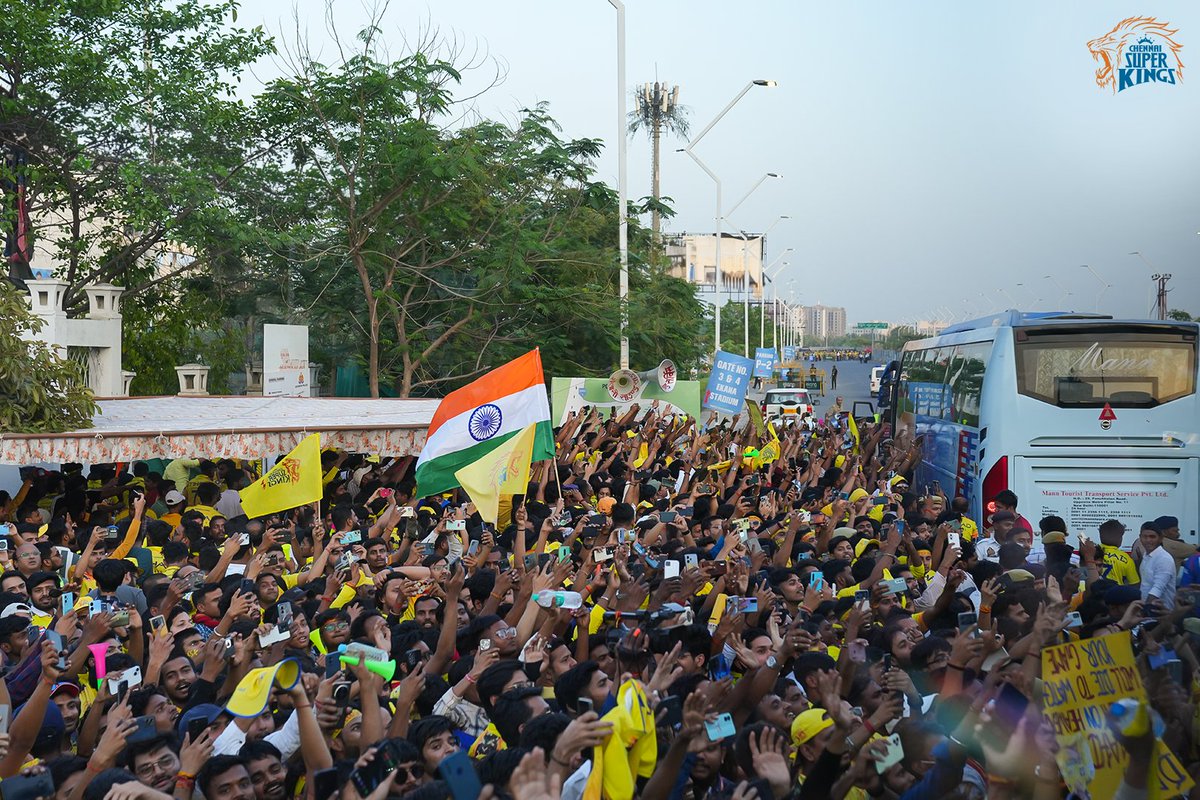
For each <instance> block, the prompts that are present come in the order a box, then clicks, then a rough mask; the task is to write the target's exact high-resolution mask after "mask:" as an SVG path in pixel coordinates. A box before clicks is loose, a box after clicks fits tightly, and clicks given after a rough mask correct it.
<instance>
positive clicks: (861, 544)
mask: <svg viewBox="0 0 1200 800" xmlns="http://www.w3.org/2000/svg"><path fill="white" fill-rule="evenodd" d="M868 547H876V548H878V547H879V542H877V541H875V540H874V539H859V540H858V544H856V545H854V557H855V558H862V554H863V553H865V552H866V551H867V548H868Z"/></svg>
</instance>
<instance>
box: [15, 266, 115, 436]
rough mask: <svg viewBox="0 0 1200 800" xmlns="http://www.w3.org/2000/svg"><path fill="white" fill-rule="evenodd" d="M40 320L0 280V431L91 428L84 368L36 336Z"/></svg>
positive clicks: (92, 408)
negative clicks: (31, 338)
mask: <svg viewBox="0 0 1200 800" xmlns="http://www.w3.org/2000/svg"><path fill="white" fill-rule="evenodd" d="M42 324H43V323H42V321H41V320H40V319H38V318H37V317H35V316H34V315H33V314H32V313H30V311H29V304H28V302H27V298H26V296H25V294H24V292H21V291H19V290H17V289H16V288H15V287H14V286H13V285H12V284H10V283H8V282H7V281H0V431H7V432H13V433H56V432H60V431H69V430H76V429H78V428H90V427H92V414H93V413H95V411H96V404H95V402H94V401H93V399H92V392H91V390H90V389H88V388H87V383H86V381H85V380H84V375H83V368H82V366H81V365H80V364H77V363H75V362H73V361H71V360H69V359H67V358H64V357H62V356H61V355H60V354H59V353H57V352H55V351H54V349H53V348H51V347H50V346H49V345H47V344H45V343H43V342H37V341H26V339H24V338H22V337H25V336H32V335H34V334H36V333H37V332H38V331H39V330H40V329H41V326H42Z"/></svg>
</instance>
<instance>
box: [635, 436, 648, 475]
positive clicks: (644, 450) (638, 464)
mask: <svg viewBox="0 0 1200 800" xmlns="http://www.w3.org/2000/svg"><path fill="white" fill-rule="evenodd" d="M649 457H650V445H648V444H646V443H645V442H642V443H641V445H640V446H639V447H638V455H637V458H635V459H634V460H633V468H634V469H641V468H642V464H645V463H646V459H647V458H649Z"/></svg>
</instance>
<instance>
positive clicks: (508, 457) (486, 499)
mask: <svg viewBox="0 0 1200 800" xmlns="http://www.w3.org/2000/svg"><path fill="white" fill-rule="evenodd" d="M536 432H537V425H530V426H528V427H526V428H525V429H524V430H522V431H521V432H520V433H518V434H517V435H516V436H514V437H512V438H511V439H509V440H508V441H507V442H505V443H504V444H502V445H500V446H499V447H497V448H496V449H495V450H492V451H490V452H488V453H487V454H486V455H484V456H483V458H481V459H479V460H478V461H476V462H474V463H471V464H468V465H467V466H465V467H463V468H462V469H460V470H458V471H456V472H455V473H454V478H455V480H457V481H458V485H459V486H461V487H462V488H463V489H465V490H466V492H467V495H468V496H470V498H471V502H473V503H474V504H475V508H476V510H477V511H479V516H480V517H482V518H483V521H484V522H490V523H491V524H492V525H495V524H496V517H497V516H498V515H499V514H500V495H514V494H524V493H525V492H526V491H528V489H529V463H530V462H531V461H532V460H533V444H534V438H535V434H536Z"/></svg>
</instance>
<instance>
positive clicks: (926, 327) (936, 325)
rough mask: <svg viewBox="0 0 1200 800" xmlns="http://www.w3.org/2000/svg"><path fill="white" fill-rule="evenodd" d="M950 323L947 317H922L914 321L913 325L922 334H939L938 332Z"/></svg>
mask: <svg viewBox="0 0 1200 800" xmlns="http://www.w3.org/2000/svg"><path fill="white" fill-rule="evenodd" d="M948 325H950V321H949V320H945V319H922V320H917V321H916V322H915V323H913V325H912V327H913V328H914V329H915V330H916V332H917V333H919V334H921V335H922V336H937V334H938V332H939V331H940V330H941V329H942V328H945V327H947V326H948Z"/></svg>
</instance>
